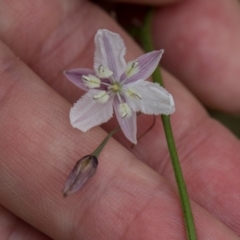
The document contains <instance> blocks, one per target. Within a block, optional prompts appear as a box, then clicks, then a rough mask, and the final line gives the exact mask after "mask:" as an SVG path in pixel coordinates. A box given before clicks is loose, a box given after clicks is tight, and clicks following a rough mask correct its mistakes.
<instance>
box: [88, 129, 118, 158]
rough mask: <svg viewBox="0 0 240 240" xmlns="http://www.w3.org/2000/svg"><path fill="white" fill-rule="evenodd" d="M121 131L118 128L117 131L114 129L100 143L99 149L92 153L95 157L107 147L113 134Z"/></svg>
mask: <svg viewBox="0 0 240 240" xmlns="http://www.w3.org/2000/svg"><path fill="white" fill-rule="evenodd" d="M119 129H120V127H119V126H118V127H116V128H115V129H113V130H112V131H111V132H110V133H108V135H107V136H106V137H105V138H104V140H103V141H102V142H101V143H100V145H99V146H98V147H97V149H96V150H95V151H94V152H93V153H92V155H93V156H95V157H98V156H99V154H100V152H101V151H102V150H103V148H104V147H105V145H106V144H107V142H108V141H109V139H110V138H111V137H112V136H113V134H115V133H116V132H117V131H118V130H119Z"/></svg>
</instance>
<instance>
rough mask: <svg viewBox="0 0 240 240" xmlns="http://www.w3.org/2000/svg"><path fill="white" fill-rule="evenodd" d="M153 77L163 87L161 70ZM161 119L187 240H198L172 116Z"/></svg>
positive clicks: (147, 42)
mask: <svg viewBox="0 0 240 240" xmlns="http://www.w3.org/2000/svg"><path fill="white" fill-rule="evenodd" d="M152 18H153V10H150V11H149V12H148V14H147V16H146V18H145V22H144V26H143V27H142V29H141V37H142V39H143V41H142V45H143V47H144V49H145V51H147V52H149V51H153V50H154V47H153V43H152V39H151V30H150V29H151V23H152ZM152 77H153V81H154V82H157V83H159V84H160V85H161V86H163V81H162V76H161V73H160V69H159V68H156V70H155V71H154V73H153V76H152ZM161 118H162V122H163V127H164V131H165V135H166V140H167V144H168V149H169V153H170V157H171V162H172V166H173V170H174V174H175V179H176V182H177V187H178V192H179V195H180V201H181V205H182V210H183V216H184V221H185V226H186V232H187V239H188V240H197V235H196V229H195V224H194V219H193V214H192V210H191V205H190V201H189V197H188V192H187V188H186V184H185V181H184V178H183V174H182V169H181V165H180V162H179V159H178V154H177V149H176V146H175V142H174V136H173V132H172V127H171V122H170V116H166V115H162V116H161Z"/></svg>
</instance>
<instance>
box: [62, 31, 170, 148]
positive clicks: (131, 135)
mask: <svg viewBox="0 0 240 240" xmlns="http://www.w3.org/2000/svg"><path fill="white" fill-rule="evenodd" d="M95 46H96V50H95V55H94V70H90V69H85V68H79V69H72V70H69V71H65V72H64V74H65V76H66V77H67V78H68V79H69V80H70V81H71V82H72V83H74V84H75V85H76V86H78V87H79V88H81V89H83V90H85V91H87V93H86V94H85V95H84V96H83V97H82V98H80V99H79V100H78V101H77V102H76V103H75V104H74V106H73V108H72V109H71V111H70V121H71V124H72V126H73V127H76V128H78V129H80V130H82V131H83V132H86V131H87V130H89V129H90V128H92V127H94V126H97V125H100V124H102V123H104V122H106V121H108V120H109V119H110V118H111V117H112V115H113V108H114V110H115V113H116V117H117V119H118V122H119V125H120V126H121V128H122V131H123V133H124V134H125V136H126V137H127V138H128V139H129V140H130V141H131V142H133V143H135V144H136V143H137V139H136V135H137V123H136V112H138V111H140V112H142V113H145V114H155V115H158V114H171V113H173V112H174V110H175V107H174V101H173V98H172V95H171V94H170V93H168V92H167V91H166V90H165V89H164V88H162V87H161V86H159V84H157V83H152V82H148V81H145V80H146V79H147V78H149V77H150V76H151V74H152V73H153V71H154V70H155V68H156V67H157V66H158V64H159V61H160V59H161V56H162V54H163V50H159V51H153V52H149V53H146V54H144V55H142V56H140V57H139V58H137V59H135V60H133V61H130V62H128V63H126V62H125V60H124V55H125V52H126V48H125V45H124V43H123V40H122V39H121V37H120V36H119V35H118V34H116V33H113V32H110V31H108V30H105V29H100V30H98V31H97V34H96V35H95Z"/></svg>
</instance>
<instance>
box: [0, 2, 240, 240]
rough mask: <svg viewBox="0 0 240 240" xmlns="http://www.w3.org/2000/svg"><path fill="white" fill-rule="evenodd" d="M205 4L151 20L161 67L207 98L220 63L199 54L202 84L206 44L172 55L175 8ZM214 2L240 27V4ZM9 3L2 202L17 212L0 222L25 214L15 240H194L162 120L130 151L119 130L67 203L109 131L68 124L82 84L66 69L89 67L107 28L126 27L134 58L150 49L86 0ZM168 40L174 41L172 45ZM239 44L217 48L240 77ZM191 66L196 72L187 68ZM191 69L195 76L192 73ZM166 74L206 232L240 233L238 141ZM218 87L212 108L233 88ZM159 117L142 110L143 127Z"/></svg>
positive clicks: (2, 57)
mask: <svg viewBox="0 0 240 240" xmlns="http://www.w3.org/2000/svg"><path fill="white" fill-rule="evenodd" d="M204 2H207V0H205V1H197V0H195V1H185V2H182V3H179V4H178V5H177V6H175V7H174V6H172V7H171V8H166V9H162V10H159V12H158V13H157V16H156V19H155V25H154V27H155V29H156V28H157V29H158V30H157V31H155V34H154V39H155V43H156V46H157V47H158V48H165V50H166V51H165V54H164V57H163V60H164V58H165V55H166V60H164V61H163V63H164V65H165V66H166V67H167V68H170V67H171V66H172V65H171V63H173V64H175V65H174V66H173V67H174V68H173V69H170V70H171V71H172V72H174V74H175V75H176V76H177V77H178V76H180V77H179V78H181V80H183V81H184V80H185V81H187V80H188V79H189V78H191V79H192V82H191V84H192V85H193V86H194V88H192V91H193V92H194V94H198V97H199V98H200V96H201V95H199V93H195V91H196V90H195V89H200V88H201V89H204V90H205V91H206V90H207V89H209V87H210V86H211V83H210V82H207V81H206V79H207V78H208V76H210V78H211V76H212V75H213V74H217V73H218V71H219V69H218V68H216V67H215V66H213V65H209V66H207V67H205V68H202V67H201V66H202V65H201V64H200V63H201V62H202V61H200V60H201V59H200V60H196V66H200V67H201V70H202V71H204V76H206V78H205V81H206V82H205V83H204V84H202V82H200V81H199V71H196V66H195V67H193V63H192V62H191V61H188V59H190V60H191V59H192V58H193V59H195V58H194V57H195V56H196V53H195V52H194V49H197V47H198V46H199V41H196V42H195V41H193V42H192V44H191V45H190V44H186V45H184V46H185V49H188V51H183V53H187V52H188V56H189V58H182V59H179V58H180V57H181V56H182V55H180V54H179V52H178V54H177V53H176V55H174V54H173V53H172V52H171V51H170V50H171V48H173V47H174V41H173V39H172V36H173V33H175V31H174V30H175V29H174V27H175V26H176V23H175V22H174V18H173V16H172V15H171V14H172V12H171V11H173V9H174V12H173V13H174V15H176V14H177V13H179V14H181V13H184V10H185V8H190V6H193V8H196V6H198V5H200V6H201V4H204ZM211 3H212V6H213V7H214V6H216V7H218V8H220V7H221V6H223V7H224V8H223V10H222V12H221V14H220V15H219V16H218V21H216V24H218V23H219V26H222V25H221V21H220V22H219V19H225V21H226V19H227V21H228V22H229V23H231V24H233V25H234V24H236V25H237V24H238V21H237V20H238V16H237V15H236V13H235V12H234V11H236V10H234V9H235V8H234V4H236V6H238V5H237V3H236V2H234V1H228V3H226V2H225V1H223V0H221V1H216V0H215V1H211ZM214 4H215V5H214ZM178 8H179V9H178ZM231 8H232V9H233V10H232V11H230V10H231ZM0 9H1V10H0V11H1V12H0V38H1V40H2V42H1V44H0V52H1V54H0V75H1V81H0V84H1V86H0V96H1V98H0V99H1V100H0V109H1V110H0V111H1V118H0V132H1V137H0V156H1V173H0V192H1V196H0V203H1V205H2V206H3V207H4V208H6V209H8V210H9V212H8V211H7V210H5V209H3V208H2V209H1V210H0V211H1V213H2V220H1V221H2V222H7V221H9V222H8V226H9V225H11V226H12V224H13V222H15V217H14V216H13V215H12V214H11V213H10V212H12V213H13V214H15V215H16V216H18V217H19V218H20V219H22V220H23V221H26V222H27V223H29V225H27V224H26V223H24V222H23V221H22V220H20V219H19V220H17V223H16V225H17V230H18V229H20V230H19V231H20V232H19V233H18V235H17V236H18V237H19V238H20V237H22V239H41V240H42V239H49V238H53V239H64V240H65V239H73V240H74V239H99V240H100V239H114V240H115V239H131V240H132V239H137V240H140V239H147V240H151V239H156V238H157V239H177V240H179V239H185V238H186V237H185V231H184V223H183V219H182V213H181V207H180V204H179V199H178V194H177V191H176V187H175V179H174V176H173V172H172V167H171V163H170V159H169V153H168V149H167V146H166V140H165V137H164V133H163V129H162V126H161V122H160V119H158V118H157V122H156V124H155V126H154V129H152V130H151V131H150V132H148V133H147V134H146V135H145V136H144V137H143V138H142V139H140V140H139V143H138V145H136V146H135V148H133V149H131V148H130V147H129V146H130V144H129V142H128V141H127V140H126V139H125V138H124V136H123V135H122V134H119V135H117V136H116V139H117V141H115V140H112V141H110V142H109V144H108V145H107V146H106V148H105V149H104V150H103V152H102V153H101V155H100V158H99V162H100V164H99V168H98V171H97V173H96V175H95V176H94V177H93V178H92V179H91V181H90V182H89V183H88V184H87V185H86V186H85V187H84V188H83V189H82V190H81V191H80V192H79V193H77V194H74V195H72V196H69V198H67V199H64V198H63V196H62V192H61V191H62V188H63V185H64V182H65V180H66V177H67V175H68V174H69V172H70V171H71V169H72V167H73V166H74V164H75V162H76V161H77V160H78V159H79V158H81V157H82V156H84V155H87V154H89V153H91V152H92V151H93V150H94V149H95V148H96V147H97V145H98V144H99V143H100V141H101V140H102V139H103V138H104V136H105V135H106V133H105V132H104V131H103V130H102V129H101V128H94V129H92V130H90V131H88V132H87V133H82V132H80V131H78V130H76V129H73V128H72V127H71V125H70V123H69V117H68V115H69V109H70V106H71V104H72V103H73V102H75V101H76V100H77V99H78V98H79V96H80V95H81V94H82V92H81V91H80V90H79V89H78V88H76V87H75V86H73V85H72V84H71V83H70V82H68V80H66V78H65V77H64V76H63V74H62V72H63V70H65V69H71V68H74V67H89V68H91V67H92V63H93V51H94V43H93V36H94V35H95V33H96V31H97V29H100V28H107V29H109V30H111V31H113V32H118V33H119V34H120V35H121V36H122V37H123V38H124V40H125V44H126V46H127V48H128V51H127V54H128V55H127V58H128V60H131V59H134V58H135V57H137V56H139V55H141V54H142V52H141V50H140V49H139V48H138V46H137V45H136V44H135V43H134V42H133V41H132V40H131V39H130V38H129V37H128V36H127V34H126V33H124V32H123V30H122V29H121V28H120V27H119V26H118V25H117V24H116V23H114V22H113V20H112V19H110V18H109V17H108V16H107V15H106V14H105V13H104V12H103V11H102V10H100V9H99V8H98V7H96V6H94V5H93V4H91V3H89V2H81V1H77V0H72V1H67V0H62V1H57V0H56V1H45V2H43V1H38V0H36V1H33V2H32V1H31V2H29V1H21V3H20V2H16V1H0ZM171 9H172V10H171ZM213 9H214V8H213ZM229 9H230V10H229ZM187 10H188V11H187V13H188V12H189V9H187ZM161 11H164V12H161ZM228 11H229V13H228ZM203 12H204V13H205V11H203ZM236 12H237V11H236ZM167 14H169V18H168V15H167ZM185 14H186V12H185V13H184V15H183V16H185ZM191 14H193V12H191ZM200 16H202V15H200ZM194 17H195V15H194ZM182 18H183V17H179V19H182ZM194 19H195V18H194ZM197 19H198V18H196V20H197ZM160 20H161V24H160V23H159V21H160ZM212 20H214V19H212ZM188 22H189V21H187V23H188ZM166 24H168V27H167V28H165V27H164V26H165V25H166ZM170 24H172V25H170ZM231 24H230V25H231ZM184 27H185V25H184V26H183V28H184ZM159 28H161V31H160V30H159ZM186 28H187V27H186ZM218 29H219V28H216V29H215V28H214V29H212V31H214V30H215V31H217V30H218ZM229 29H231V28H229ZM219 31H220V32H222V29H220V30H219ZM156 32H157V33H156ZM238 32H239V31H237V30H236V31H235V32H233V33H232V34H231V35H232V38H233V39H234V40H233V41H234V42H239V41H238V39H239V37H238V34H237V33H238ZM178 33H179V34H180V33H181V34H183V35H177V36H178V37H179V38H180V37H181V39H183V43H188V41H184V39H188V38H187V37H188V36H191V33H190V32H189V28H188V31H187V32H185V31H183V32H181V31H180V29H179V32H178ZM195 34H197V33H195ZM177 36H175V38H176V39H178V38H177ZM183 36H185V38H184V37H183ZM200 37H203V38H200ZM200 37H198V38H197V40H199V39H203V40H204V39H206V38H207V36H206V35H200ZM175 38H174V39H175ZM171 39H172V41H171V42H172V44H170V45H169V46H166V44H167V43H168V42H170V40H171ZM160 41H161V43H160ZM160 44H161V45H160ZM204 46H205V48H206V49H208V50H209V51H205V52H203V53H202V55H201V56H203V57H204V59H206V58H207V56H208V55H209V52H211V50H212V45H211V44H209V45H208V44H207V43H206V44H205V45H204ZM230 47H232V48H233V49H234V50H233V49H232V51H229V52H228V53H229V55H230V56H228V57H226V56H225V55H224V58H223V57H222V58H220V57H219V56H215V57H216V58H215V57H214V58H213V59H212V60H211V63H215V62H219V61H220V60H221V61H223V62H225V64H224V66H229V67H228V68H227V67H226V69H224V73H225V72H228V73H231V76H233V75H234V74H235V76H237V69H236V70H235V71H234V69H233V68H232V67H231V68H230V66H232V65H230V63H229V61H228V59H236V58H237V56H238V54H237V51H236V48H235V46H234V45H230V46H229V48H230ZM168 48H169V50H168ZM10 49H11V50H10ZM168 51H169V52H170V53H169V54H168ZM183 53H182V54H183ZM14 54H15V55H16V56H17V57H20V59H18V58H16V56H15V55H14ZM225 54H226V53H225ZM198 59H199V58H198ZM176 60H178V61H176ZM177 62H180V63H179V64H181V66H178V65H177ZM228 64H229V65H228ZM27 65H28V66H27ZM188 66H189V67H188ZM179 69H180V70H181V72H179ZM188 70H189V72H190V73H191V74H192V75H190V74H189V75H187V72H188ZM190 70H191V71H190ZM34 72H35V73H34ZM182 72H184V73H185V74H186V75H187V77H188V78H184V77H183V76H182V75H181V74H182ZM163 75H164V82H165V86H166V88H167V89H168V90H169V91H170V92H171V93H172V94H173V96H174V98H175V103H176V109H177V111H176V113H175V114H174V115H173V116H172V123H173V130H174V135H175V138H176V143H177V147H178V151H179V155H180V160H181V163H182V168H183V171H184V176H185V180H186V182H187V186H188V190H189V194H190V197H191V199H192V200H193V201H192V207H193V214H194V217H195V221H196V227H197V233H198V236H199V239H204V240H205V239H230V240H231V239H239V237H238V235H240V230H239V225H238V222H239V216H240V210H239V208H238V205H239V197H240V191H239V185H240V170H239V167H238V165H239V164H238V161H239V159H240V153H239V151H238V149H239V141H238V140H237V139H236V138H235V137H234V136H233V135H232V134H231V133H230V132H229V131H228V130H226V129H225V128H224V127H223V126H221V125H220V124H218V123H217V122H216V121H214V120H212V119H210V118H209V116H208V115H207V114H206V112H205V110H204V108H203V107H202V106H201V104H200V103H199V102H198V101H197V100H196V99H195V98H194V97H193V95H192V94H191V93H190V92H188V91H187V90H186V89H185V88H184V87H183V85H182V84H181V83H179V82H178V81H177V80H176V78H174V77H172V76H171V75H170V74H168V73H167V72H165V71H163ZM186 79H187V80H186ZM231 79H232V78H231ZM235 79H237V78H235ZM200 80H202V81H203V78H202V77H201V78H200ZM44 81H45V82H46V83H47V84H46V83H44ZM221 84H226V85H227V86H229V89H228V91H224V94H226V92H230V97H231V96H232V97H234V96H233V94H232V91H235V90H236V91H237V88H239V87H237V86H238V85H237V82H235V84H232V86H231V84H229V82H228V79H226V78H225V77H224V76H222V79H221ZM48 85H49V86H48ZM219 85H220V84H219ZM219 85H217V86H218V87H219V88H220V86H219ZM219 92H220V91H216V92H214V91H212V95H213V96H214V98H215V99H219V102H218V103H216V104H217V105H215V106H218V107H219V108H220V106H222V102H221V101H222V100H221V99H223V97H224V96H223V94H221V95H220V96H218V95H217V94H219ZM58 93H59V94H58ZM221 93H222V92H221ZM215 94H216V95H215ZM230 97H229V98H226V97H225V98H224V99H223V100H224V102H226V101H228V102H229V103H230V101H231V103H232V102H233V101H232V98H230ZM228 99H229V100H228ZM201 101H205V102H204V103H205V104H206V105H207V104H209V105H210V106H213V105H212V103H211V101H212V100H211V98H206V97H205V95H202V98H201ZM236 103H237V101H235V102H234V104H236ZM230 106H231V107H230ZM234 106H236V107H235V108H234V109H233V108H232V105H230V104H229V108H227V104H226V107H225V108H224V109H225V110H226V109H227V110H229V111H235V112H237V109H239V108H237V105H234ZM151 122H152V117H151V116H150V117H149V116H142V115H141V116H139V122H138V130H139V135H140V134H141V133H142V132H144V131H145V130H146V129H147V128H148V126H150V125H151ZM114 125H115V121H114V120H113V121H110V122H109V123H107V124H105V125H104V128H105V129H106V130H109V129H112V128H113V126H114ZM121 145H123V146H124V147H123V146H121ZM139 159H140V160H141V161H142V162H141V161H139ZM147 165H148V166H147ZM6 225H7V224H6ZM30 225H31V226H32V227H31V226H30ZM8 231H9V232H11V231H12V230H9V228H3V229H2V230H1V232H0V233H1V234H2V236H6V238H7V235H8ZM39 231H40V232H42V233H44V234H45V235H46V236H44V235H42V233H40V232H39ZM3 234H5V235H3ZM16 234H17V233H16ZM24 234H25V235H24ZM47 236H49V238H48V237H47Z"/></svg>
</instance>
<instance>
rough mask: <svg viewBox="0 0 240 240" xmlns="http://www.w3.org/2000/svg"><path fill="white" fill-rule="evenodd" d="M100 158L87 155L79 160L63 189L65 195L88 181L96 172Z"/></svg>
mask: <svg viewBox="0 0 240 240" xmlns="http://www.w3.org/2000/svg"><path fill="white" fill-rule="evenodd" d="M97 165H98V160H97V158H96V157H95V156H93V155H87V156H85V157H83V158H81V159H80V160H79V161H77V163H76V165H75V166H74V168H73V170H72V171H71V173H70V175H69V176H68V179H67V181H66V183H65V186H64V189H63V195H64V197H67V196H68V195H69V194H71V193H74V192H76V191H77V190H79V189H80V188H82V187H83V186H84V185H85V184H86V183H87V181H88V180H89V179H90V178H91V177H92V176H93V175H94V174H95V172H96V170H97Z"/></svg>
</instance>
